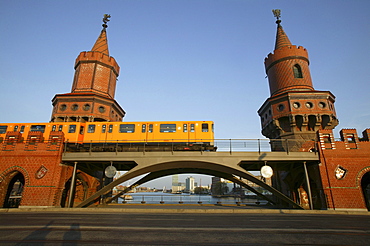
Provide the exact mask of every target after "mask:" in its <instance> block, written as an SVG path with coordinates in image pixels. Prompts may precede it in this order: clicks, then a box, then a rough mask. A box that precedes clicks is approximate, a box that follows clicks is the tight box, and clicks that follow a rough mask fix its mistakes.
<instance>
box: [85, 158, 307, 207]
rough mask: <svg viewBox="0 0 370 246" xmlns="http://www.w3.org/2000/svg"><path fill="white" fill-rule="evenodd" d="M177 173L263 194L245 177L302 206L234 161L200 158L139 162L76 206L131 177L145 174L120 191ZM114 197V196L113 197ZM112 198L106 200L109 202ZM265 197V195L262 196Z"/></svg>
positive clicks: (279, 196) (92, 199) (289, 201)
mask: <svg viewBox="0 0 370 246" xmlns="http://www.w3.org/2000/svg"><path fill="white" fill-rule="evenodd" d="M178 173H198V174H207V175H213V176H218V177H222V178H225V179H228V180H230V181H233V182H235V183H238V184H240V185H242V186H244V187H246V188H247V189H250V190H252V191H253V192H255V193H256V194H257V195H260V196H263V195H262V194H260V193H259V192H256V190H254V189H253V188H252V187H250V186H248V185H247V184H246V183H244V182H242V181H241V180H240V179H238V178H236V177H242V178H244V179H247V180H249V181H251V182H253V183H256V184H258V185H259V186H261V187H263V188H265V189H266V190H268V191H270V192H271V193H272V194H274V195H275V196H276V197H278V198H279V199H282V200H284V201H285V202H288V203H289V204H291V205H292V206H293V207H297V208H302V207H301V206H299V205H298V204H296V203H295V202H294V201H292V200H291V199H290V198H288V197H287V196H285V195H284V194H282V193H281V192H279V191H278V190H276V189H275V188H273V187H271V186H269V185H267V184H266V183H265V182H263V181H261V180H259V179H257V178H256V177H254V176H253V175H252V174H250V173H249V172H247V171H246V170H244V169H243V168H241V167H240V166H239V165H238V164H237V163H234V164H233V165H230V164H229V165H227V164H223V163H219V162H207V161H202V160H171V161H162V162H161V161H158V160H157V161H156V162H153V161H151V162H150V163H141V164H139V165H137V166H135V167H134V168H132V169H131V170H129V171H128V172H126V173H125V174H124V175H122V176H121V177H119V178H117V179H116V180H114V181H113V182H112V183H110V184H109V185H107V186H105V187H103V188H102V189H101V190H99V191H98V192H97V193H95V194H94V195H92V196H91V197H89V198H88V199H86V200H85V201H84V202H82V203H81V204H79V205H78V207H85V206H87V205H89V204H90V203H91V202H93V201H94V200H95V199H96V198H98V197H99V196H100V195H104V194H105V193H107V192H109V191H110V190H111V189H113V187H115V186H117V185H119V184H121V183H123V182H125V181H128V180H130V179H132V178H135V177H138V176H141V175H144V174H146V176H144V177H143V178H141V179H140V180H138V181H137V182H135V183H134V184H133V185H131V186H130V187H129V188H128V189H127V190H124V191H123V192H122V193H125V192H127V191H128V190H130V189H133V188H135V187H136V186H138V185H140V184H143V183H146V182H148V181H150V180H154V179H157V178H160V177H164V176H168V175H171V174H178ZM114 198H115V197H114ZM114 198H112V199H110V200H108V202H110V201H111V200H113V199H114ZM264 198H265V199H266V198H267V197H264ZM267 200H269V201H270V202H272V203H274V202H273V201H271V200H270V199H267Z"/></svg>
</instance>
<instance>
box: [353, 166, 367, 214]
mask: <svg viewBox="0 0 370 246" xmlns="http://www.w3.org/2000/svg"><path fill="white" fill-rule="evenodd" d="M356 186H357V187H360V188H361V192H362V195H363V198H364V201H365V206H366V208H367V210H368V211H370V167H365V168H363V169H362V170H361V171H360V172H358V175H357V178H356Z"/></svg>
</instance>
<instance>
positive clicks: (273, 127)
mask: <svg viewBox="0 0 370 246" xmlns="http://www.w3.org/2000/svg"><path fill="white" fill-rule="evenodd" d="M274 14H275V12H274ZM275 17H277V21H276V23H277V34H276V43H275V50H274V53H273V54H272V53H270V54H269V55H268V56H267V57H266V58H265V68H266V74H267V77H268V80H269V86H270V95H271V96H270V98H268V99H267V100H266V101H265V102H264V103H263V105H262V106H261V108H260V109H259V110H258V114H259V116H260V117H261V125H262V134H263V135H264V136H266V137H267V138H270V139H302V140H315V138H316V135H315V133H316V131H317V130H321V129H333V128H334V127H335V126H337V125H338V120H337V116H336V113H335V108H334V102H335V96H334V95H333V94H332V93H331V92H330V91H317V90H315V89H314V87H313V85H312V81H311V74H310V69H309V59H308V53H307V50H306V49H305V48H303V47H301V46H298V47H297V46H295V45H292V44H291V42H290V40H289V38H288V36H287V35H286V34H285V32H284V30H283V27H282V26H281V25H280V23H281V20H280V19H279V17H280V12H278V13H276V14H275Z"/></svg>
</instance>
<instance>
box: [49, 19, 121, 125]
mask: <svg viewBox="0 0 370 246" xmlns="http://www.w3.org/2000/svg"><path fill="white" fill-rule="evenodd" d="M108 18H110V16H109V15H104V19H103V22H104V24H103V30H102V31H101V33H100V35H99V37H98V39H97V40H96V42H95V44H94V46H93V48H92V49H91V51H83V52H81V53H80V55H79V56H78V57H77V59H76V62H75V75H74V81H73V85H72V90H71V93H65V94H57V95H55V96H54V98H53V99H52V103H53V112H52V115H51V120H50V121H51V122H70V121H81V122H86V121H88V122H92V121H121V120H122V118H123V117H124V116H125V111H124V110H123V109H122V108H121V107H120V105H119V104H118V103H117V102H116V101H115V100H114V95H115V90H116V81H117V77H118V75H119V69H120V68H119V66H118V64H117V62H116V60H115V59H114V58H113V57H111V56H109V51H108V41H107V32H106V28H107V27H108V26H107V22H108V21H109V19H108Z"/></svg>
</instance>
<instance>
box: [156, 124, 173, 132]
mask: <svg viewBox="0 0 370 246" xmlns="http://www.w3.org/2000/svg"><path fill="white" fill-rule="evenodd" d="M160 132H176V124H161V125H160Z"/></svg>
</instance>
